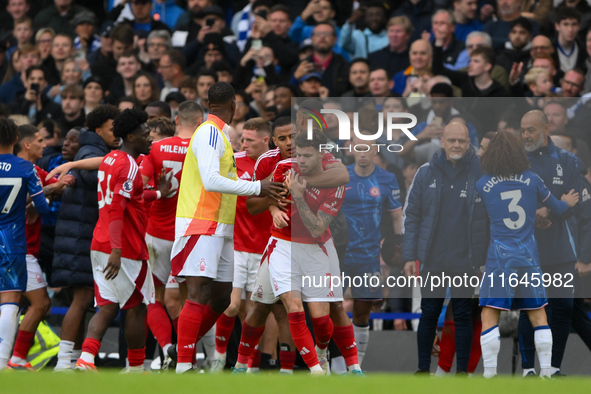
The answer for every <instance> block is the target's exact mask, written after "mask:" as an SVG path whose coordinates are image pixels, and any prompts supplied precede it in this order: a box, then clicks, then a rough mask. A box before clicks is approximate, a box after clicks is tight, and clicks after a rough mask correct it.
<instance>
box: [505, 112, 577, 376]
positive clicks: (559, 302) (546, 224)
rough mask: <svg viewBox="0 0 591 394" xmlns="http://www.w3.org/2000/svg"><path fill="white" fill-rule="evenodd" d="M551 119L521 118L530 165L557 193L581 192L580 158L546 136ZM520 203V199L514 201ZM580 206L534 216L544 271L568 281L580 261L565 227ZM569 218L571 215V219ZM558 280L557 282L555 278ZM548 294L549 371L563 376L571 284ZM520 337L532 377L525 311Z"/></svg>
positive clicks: (530, 337) (540, 115)
mask: <svg viewBox="0 0 591 394" xmlns="http://www.w3.org/2000/svg"><path fill="white" fill-rule="evenodd" d="M549 133H550V124H549V122H548V118H547V116H546V114H544V112H542V111H540V110H534V111H529V112H528V113H526V114H525V115H524V116H523V118H522V119H521V137H522V140H523V145H524V148H525V150H526V151H527V155H528V159H529V162H530V165H531V170H532V171H533V172H535V173H536V174H538V175H539V176H540V178H542V180H543V181H544V183H545V184H546V187H547V188H548V189H549V190H550V192H551V193H552V194H553V195H554V196H562V195H563V194H567V193H568V192H569V191H570V190H573V189H574V190H575V191H576V192H578V193H581V172H580V170H581V169H580V168H579V166H578V162H577V159H576V157H575V156H574V155H573V154H572V153H570V152H567V151H566V150H563V149H560V148H558V147H556V145H554V143H553V142H552V140H551V139H550V138H549V137H548V135H549ZM516 204H517V205H519V202H516ZM580 210H581V202H579V203H577V205H575V206H574V207H572V208H569V209H568V210H567V211H566V213H564V214H562V215H557V214H555V213H553V212H550V211H548V209H546V208H540V209H538V212H537V217H536V233H535V235H536V241H537V243H538V251H539V254H540V263H541V266H542V271H543V272H544V274H550V275H552V277H553V278H555V277H560V278H561V279H562V280H563V282H562V283H563V284H564V281H565V280H568V279H569V278H573V277H574V268H575V264H576V262H577V254H576V250H575V245H574V244H573V243H572V242H571V240H572V236H571V233H570V230H569V228H568V227H567V220H573V219H574V218H571V217H572V216H574V217H577V216H578V215H579V213H580ZM569 218H570V219H569ZM556 283H557V284H558V282H556ZM546 291H547V296H548V307H547V308H548V311H549V313H548V316H549V317H550V318H549V319H548V324H549V326H550V329H551V330H552V340H553V342H552V364H551V370H550V374H551V375H552V376H554V377H559V376H562V375H563V374H562V372H561V370H560V366H561V364H562V358H563V356H564V349H565V347H566V342H567V340H568V334H569V331H570V326H571V316H572V311H573V289H572V287H565V286H559V285H558V286H550V287H548V288H547V289H546ZM519 336H520V339H521V340H520V345H521V354H522V355H523V357H522V361H521V364H522V367H523V375H524V376H534V375H535V374H536V373H535V369H534V358H535V345H534V330H533V328H532V326H531V323H530V321H529V319H528V317H527V315H526V314H525V313H523V312H522V313H521V316H520V318H519Z"/></svg>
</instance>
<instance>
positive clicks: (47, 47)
mask: <svg viewBox="0 0 591 394" xmlns="http://www.w3.org/2000/svg"><path fill="white" fill-rule="evenodd" d="M54 37H55V32H54V31H53V29H52V28H50V27H45V28H43V29H39V31H37V33H36V34H35V45H36V46H37V48H39V53H40V54H41V60H45V58H46V57H47V56H49V55H50V54H51V48H52V46H53V38H54Z"/></svg>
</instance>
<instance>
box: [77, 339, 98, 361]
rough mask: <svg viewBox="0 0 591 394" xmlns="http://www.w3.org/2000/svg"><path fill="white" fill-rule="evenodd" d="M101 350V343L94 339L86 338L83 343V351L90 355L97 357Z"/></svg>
mask: <svg viewBox="0 0 591 394" xmlns="http://www.w3.org/2000/svg"><path fill="white" fill-rule="evenodd" d="M100 348H101V341H99V340H98V339H94V338H86V339H85V340H84V343H82V351H83V352H86V353H90V354H92V355H93V356H95V357H96V355H97V354H98V352H99V349H100Z"/></svg>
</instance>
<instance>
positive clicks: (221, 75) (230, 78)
mask: <svg viewBox="0 0 591 394" xmlns="http://www.w3.org/2000/svg"><path fill="white" fill-rule="evenodd" d="M268 52H270V54H271V56H273V51H272V50H271V49H270V48H269V51H268ZM273 60H274V59H273ZM209 69H210V70H211V71H214V72H215V73H216V74H217V75H218V81H219V82H228V83H229V84H234V79H235V78H234V70H233V69H232V67H230V65H229V64H228V63H227V62H225V61H223V60H218V61H215V62H213V63H212V64H211V67H209ZM275 69H277V67H275Z"/></svg>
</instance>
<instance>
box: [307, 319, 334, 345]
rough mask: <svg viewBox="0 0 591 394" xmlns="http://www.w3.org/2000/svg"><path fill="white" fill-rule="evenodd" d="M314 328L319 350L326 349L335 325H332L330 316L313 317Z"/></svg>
mask: <svg viewBox="0 0 591 394" xmlns="http://www.w3.org/2000/svg"><path fill="white" fill-rule="evenodd" d="M312 326H313V327H314V337H316V346H318V348H319V349H326V347H327V346H328V344H329V342H330V338H331V337H332V332H333V330H334V324H333V323H332V320H330V316H329V315H326V316H322V317H317V318H314V317H313V318H312Z"/></svg>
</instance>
